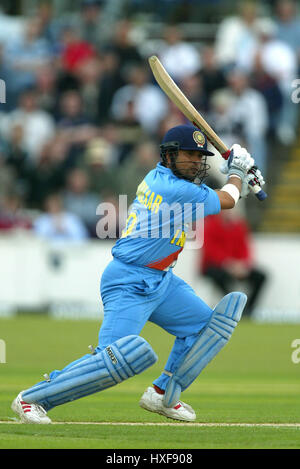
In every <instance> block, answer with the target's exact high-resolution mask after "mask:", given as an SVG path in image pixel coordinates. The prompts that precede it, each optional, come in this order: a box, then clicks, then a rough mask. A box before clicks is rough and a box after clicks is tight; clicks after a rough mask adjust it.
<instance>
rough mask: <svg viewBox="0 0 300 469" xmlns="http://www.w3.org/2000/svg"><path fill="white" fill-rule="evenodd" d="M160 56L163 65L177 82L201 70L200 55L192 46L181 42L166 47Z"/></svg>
mask: <svg viewBox="0 0 300 469" xmlns="http://www.w3.org/2000/svg"><path fill="white" fill-rule="evenodd" d="M159 56H160V60H161V63H162V64H163V66H164V67H165V68H166V70H167V71H168V73H169V74H170V75H171V77H172V78H173V79H174V80H175V81H178V82H180V81H181V80H183V79H184V78H185V77H187V76H191V75H195V74H196V73H197V72H199V70H201V58H200V54H199V52H198V51H197V49H196V48H195V47H194V46H193V45H192V44H187V43H186V42H179V43H177V44H174V45H165V46H164V47H162V50H161V51H160V54H159Z"/></svg>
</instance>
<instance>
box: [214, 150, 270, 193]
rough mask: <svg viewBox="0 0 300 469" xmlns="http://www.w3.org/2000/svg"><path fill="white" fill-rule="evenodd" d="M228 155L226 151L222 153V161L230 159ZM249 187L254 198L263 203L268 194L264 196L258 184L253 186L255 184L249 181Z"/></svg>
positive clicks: (228, 152)
mask: <svg viewBox="0 0 300 469" xmlns="http://www.w3.org/2000/svg"><path fill="white" fill-rule="evenodd" d="M230 154H231V151H230V150H227V151H225V152H224V153H222V157H223V158H224V160H228V159H229V158H230ZM249 187H250V189H251V191H252V192H253V194H254V195H255V197H257V199H258V200H259V201H260V202H263V201H264V200H265V199H266V198H267V197H268V194H266V192H265V191H263V190H262V188H261V187H260V185H259V184H255V182H253V181H250V182H249Z"/></svg>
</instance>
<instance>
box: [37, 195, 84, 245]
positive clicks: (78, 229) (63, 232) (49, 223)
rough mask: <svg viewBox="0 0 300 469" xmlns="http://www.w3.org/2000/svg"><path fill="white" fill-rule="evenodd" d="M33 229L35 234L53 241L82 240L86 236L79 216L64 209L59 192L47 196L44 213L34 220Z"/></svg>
mask: <svg viewBox="0 0 300 469" xmlns="http://www.w3.org/2000/svg"><path fill="white" fill-rule="evenodd" d="M33 229H34V232H35V234H36V235H37V236H39V237H41V238H44V239H46V240H49V241H52V242H55V243H70V242H82V241H85V240H86V239H87V238H88V232H87V230H86V228H85V226H84V224H83V223H82V221H81V220H80V218H78V217H77V216H76V215H73V214H71V213H68V212H66V211H65V209H64V206H63V201H62V197H61V195H60V194H59V193H54V194H51V195H49V196H48V197H47V199H46V201H45V213H43V214H42V215H40V216H39V217H38V218H37V219H36V220H35V222H34V225H33Z"/></svg>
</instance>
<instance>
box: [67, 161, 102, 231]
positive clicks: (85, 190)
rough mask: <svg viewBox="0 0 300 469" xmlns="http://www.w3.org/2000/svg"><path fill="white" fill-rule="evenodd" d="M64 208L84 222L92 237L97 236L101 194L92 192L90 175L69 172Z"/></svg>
mask: <svg viewBox="0 0 300 469" xmlns="http://www.w3.org/2000/svg"><path fill="white" fill-rule="evenodd" d="M63 201H64V207H65V208H66V210H67V211H68V212H69V213H73V214H74V215H76V216H77V217H78V218H80V219H81V221H83V223H84V224H85V226H86V228H87V230H88V232H89V234H90V236H91V237H95V236H96V223H97V215H96V212H97V207H98V205H99V203H100V201H101V199H100V194H96V193H93V192H91V191H90V185H89V178H88V173H87V172H86V171H84V170H82V169H79V168H75V169H73V170H72V171H70V172H69V174H68V175H67V180H66V189H65V190H64V192H63Z"/></svg>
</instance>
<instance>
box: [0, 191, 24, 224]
mask: <svg viewBox="0 0 300 469" xmlns="http://www.w3.org/2000/svg"><path fill="white" fill-rule="evenodd" d="M31 228H32V222H31V219H30V218H29V217H28V216H26V215H25V214H24V213H23V211H22V200H21V198H20V196H19V195H18V194H16V193H8V194H6V196H5V197H4V198H3V199H2V203H1V204H0V231H11V230H17V229H18V230H20V229H21V230H30V229H31Z"/></svg>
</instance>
